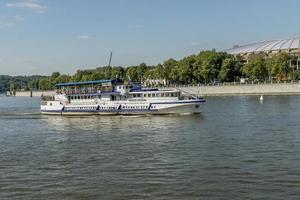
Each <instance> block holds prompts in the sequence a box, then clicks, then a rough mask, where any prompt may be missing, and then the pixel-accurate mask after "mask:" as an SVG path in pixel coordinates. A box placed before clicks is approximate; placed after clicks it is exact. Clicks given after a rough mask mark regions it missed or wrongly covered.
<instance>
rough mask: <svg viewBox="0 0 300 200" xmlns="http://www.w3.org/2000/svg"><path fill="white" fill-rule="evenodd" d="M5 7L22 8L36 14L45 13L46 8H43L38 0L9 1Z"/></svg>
mask: <svg viewBox="0 0 300 200" xmlns="http://www.w3.org/2000/svg"><path fill="white" fill-rule="evenodd" d="M6 7H10V8H24V9H28V10H32V11H36V12H38V13H44V12H45V11H46V6H43V5H42V4H41V3H40V2H39V0H11V1H10V2H9V3H7V4H6Z"/></svg>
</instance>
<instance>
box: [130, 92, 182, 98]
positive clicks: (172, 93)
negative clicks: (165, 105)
mask: <svg viewBox="0 0 300 200" xmlns="http://www.w3.org/2000/svg"><path fill="white" fill-rule="evenodd" d="M142 95H143V97H148V98H155V97H179V96H180V93H179V92H166V93H148V94H133V96H132V97H134V98H139V97H142Z"/></svg>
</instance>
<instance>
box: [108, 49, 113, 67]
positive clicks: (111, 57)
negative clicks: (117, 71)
mask: <svg viewBox="0 0 300 200" xmlns="http://www.w3.org/2000/svg"><path fill="white" fill-rule="evenodd" d="M111 59H112V51H111V52H110V57H109V63H108V66H109V67H110V65H111Z"/></svg>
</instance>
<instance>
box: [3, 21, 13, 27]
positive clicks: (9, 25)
mask: <svg viewBox="0 0 300 200" xmlns="http://www.w3.org/2000/svg"><path fill="white" fill-rule="evenodd" d="M14 25H16V24H15V23H13V22H4V21H0V28H6V27H12V26H14Z"/></svg>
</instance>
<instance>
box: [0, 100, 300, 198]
mask: <svg viewBox="0 0 300 200" xmlns="http://www.w3.org/2000/svg"><path fill="white" fill-rule="evenodd" d="M258 99H259V97H258V96H249V97H209V98H207V103H206V106H205V108H204V110H203V114H202V115H190V116H153V117H120V116H113V117H107V116H105V117H95V116H92V117H60V116H56V117H55V116H52V117H50V116H42V115H40V114H39V99H30V98H12V97H11V98H7V97H0V199H1V200H6V199H9V200H11V199H22V200H23V199H30V200H33V199H43V200H44V199H70V200H71V199H108V200H110V199H111V200H115V199H129V200H131V199H170V200H171V199H172V200H175V199H230V200H232V199H243V200H244V199H272V200H273V199H300V96H265V100H264V102H263V103H262V104H261V103H260V102H259V100H258Z"/></svg>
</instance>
